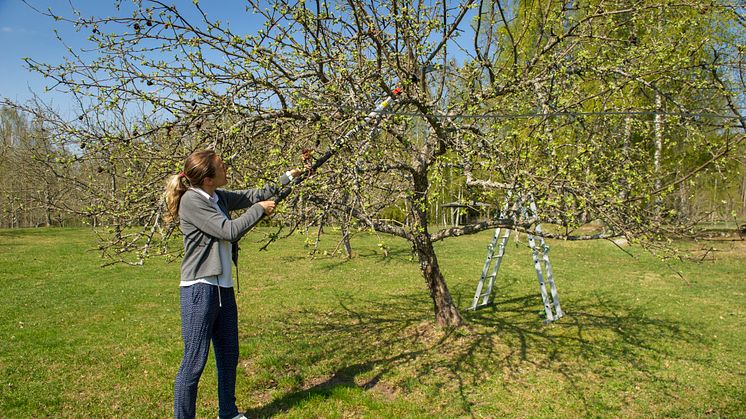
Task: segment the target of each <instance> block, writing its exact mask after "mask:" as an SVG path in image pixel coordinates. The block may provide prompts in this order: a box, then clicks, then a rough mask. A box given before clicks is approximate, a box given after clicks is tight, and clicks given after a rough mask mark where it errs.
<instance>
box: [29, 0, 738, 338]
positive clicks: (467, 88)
mask: <svg viewBox="0 0 746 419" xmlns="http://www.w3.org/2000/svg"><path fill="white" fill-rule="evenodd" d="M117 4H119V3H117ZM119 7H120V14H121V15H120V16H116V17H106V18H103V17H86V16H83V15H82V14H81V13H79V12H76V14H75V16H74V17H72V18H69V17H64V16H62V15H59V14H56V13H54V12H52V11H50V12H45V13H48V14H49V15H50V16H53V17H54V18H55V19H57V20H60V21H64V22H68V23H70V24H72V25H75V27H76V29H77V30H80V31H84V32H86V33H88V34H89V36H90V41H91V43H92V45H93V47H92V48H91V49H90V50H88V51H86V52H82V51H73V50H70V51H68V56H67V57H66V59H65V61H64V62H63V63H62V64H45V63H40V62H37V61H34V60H33V59H29V60H28V61H27V62H28V64H29V66H30V67H31V68H32V69H33V70H36V71H39V72H41V73H42V74H44V75H45V76H47V77H48V78H49V79H50V80H53V85H52V86H51V87H54V88H57V89H66V90H67V91H68V92H69V93H70V94H71V95H73V96H74V97H75V98H76V100H77V103H78V104H79V105H80V109H79V111H78V116H77V117H76V118H73V119H71V120H66V119H64V118H61V117H56V118H55V117H49V118H48V120H47V122H46V125H47V129H49V130H51V131H54V132H55V133H56V135H55V137H54V138H56V139H58V141H60V142H63V143H64V145H65V146H66V147H68V148H71V147H72V148H75V150H76V153H75V154H74V155H73V156H72V157H70V158H68V159H67V160H66V161H62V162H58V163H60V164H67V165H71V164H76V165H85V166H86V167H89V168H95V170H94V171H93V172H90V171H89V173H92V174H91V175H90V176H89V177H87V178H84V177H79V178H76V179H74V182H75V184H76V185H78V187H79V189H80V190H81V191H83V192H84V194H85V195H86V196H88V197H90V202H91V204H90V205H91V206H90V210H91V212H92V213H95V214H97V215H100V216H102V217H103V216H105V217H106V223H107V224H108V225H109V226H111V228H112V229H113V230H112V234H111V235H110V236H107V239H108V241H107V243H108V244H105V245H103V248H104V250H105V254H107V255H109V256H111V257H113V258H126V257H127V255H132V254H134V255H135V257H134V260H135V261H136V262H135V263H137V262H140V261H142V259H143V258H144V257H145V256H147V255H148V253H149V252H150V253H152V252H153V250H152V249H153V248H156V247H157V246H158V245H159V243H162V241H161V240H160V238H162V237H164V236H168V235H169V234H170V232H172V231H173V226H166V225H164V224H163V223H162V221H161V217H160V214H161V212H162V211H163V207H162V205H161V203H160V199H161V198H160V193H161V190H162V184H163V181H164V179H165V177H166V176H167V175H169V174H173V173H176V172H178V170H179V165H180V164H181V162H182V161H183V158H184V156H185V155H186V154H188V152H189V151H191V150H193V149H195V148H198V147H212V148H215V149H216V150H218V151H219V152H220V153H221V154H222V155H223V156H225V157H226V159H227V160H228V161H229V162H230V164H231V165H232V166H233V167H234V168H235V170H236V172H237V174H236V175H234V181H235V182H236V183H237V184H238V185H240V186H249V185H256V183H257V182H261V181H263V180H271V179H272V178H274V177H275V174H276V173H278V172H279V170H281V169H285V168H287V167H289V166H292V165H297V164H298V159H297V157H294V156H300V155H301V154H302V153H303V152H304V151H305V152H306V153H308V152H309V150H310V151H311V152H312V153H313V155H314V156H315V157H317V158H318V157H319V156H329V155H330V154H332V153H333V154H335V156H334V157H332V158H331V159H329V160H328V161H326V163H325V164H324V165H323V166H322V167H320V168H319V170H317V171H316V172H315V173H314V174H313V175H312V176H307V177H306V180H305V181H304V182H303V183H302V184H300V185H297V186H296V187H295V191H294V192H293V194H292V195H290V198H289V201H288V207H289V208H291V209H294V210H295V211H294V212H291V213H290V215H288V220H289V222H290V221H298V220H301V218H299V217H301V216H302V215H304V214H305V215H306V216H307V215H309V214H312V213H314V212H318V211H321V212H324V211H333V212H334V213H335V214H337V217H338V218H342V219H344V220H345V221H349V220H352V219H354V220H357V222H358V223H360V225H362V226H364V227H366V228H368V229H370V230H373V231H375V232H377V233H385V234H391V235H395V236H398V237H402V238H404V239H406V240H407V241H409V242H410V243H411V245H412V249H413V252H414V254H415V255H416V257H417V259H418V261H419V265H420V269H421V272H422V275H423V277H424V279H425V282H426V285H427V288H428V290H429V292H430V296H431V298H432V300H433V307H434V313H435V319H436V321H437V322H438V324H440V325H442V326H447V327H450V326H457V325H459V324H461V323H462V318H461V315H460V313H459V311H458V308H457V307H456V306H455V304H454V302H453V300H452V298H451V295H450V293H449V291H448V287H447V284H446V281H445V278H444V277H443V275H442V273H441V270H440V267H439V264H438V258H437V255H436V252H435V250H434V247H433V243H434V242H437V241H439V240H443V239H446V238H449V237H454V236H458V235H462V234H471V233H476V232H479V231H483V230H485V229H491V228H495V227H498V226H503V227H510V228H513V229H518V230H523V231H529V232H533V229H534V227H535V225H536V223H537V222H538V221H543V222H551V223H554V224H557V225H558V226H559V228H557V229H556V232H553V233H552V234H546V235H547V236H551V237H560V238H565V239H577V238H604V237H606V238H608V237H614V236H619V235H625V236H627V237H628V238H629V239H630V240H636V241H639V242H641V243H643V244H655V243H657V240H658V239H659V238H660V237H661V234H663V233H665V232H666V231H669V230H671V229H673V230H676V231H680V230H681V228H682V227H685V226H683V225H681V224H677V222H678V221H679V220H680V217H679V218H677V217H675V216H674V215H675V214H673V213H672V212H671V211H670V210H668V209H666V208H665V205H664V204H665V201H664V199H663V198H665V196H666V195H667V194H670V193H671V191H673V190H674V187H675V186H676V185H679V184H682V183H683V182H685V181H687V180H688V179H691V178H692V177H693V176H695V175H696V173H698V172H700V171H702V170H703V169H704V168H706V167H710V166H711V165H713V164H715V163H716V162H718V161H719V160H721V159H722V158H724V157H726V156H728V155H729V153H732V152H733V150H735V149H736V147H738V146H739V144H740V143H741V142H742V141H743V128H744V123H743V119H742V118H739V117H740V114H739V113H738V107H739V103H741V101H742V99H743V91H742V90H741V91H740V94H739V92H738V91H735V92H734V89H735V88H737V87H738V84H737V83H736V82H737V79H736V78H734V75H735V74H736V73H735V72H734V71H733V66H734V65H735V64H738V65H740V62H741V61H739V60H741V55H739V51H742V50H739V48H743V35H744V27H743V25H742V22H743V20H742V12H743V11H742V10H741V9H740V8H738V7H733V6H729V5H727V4H725V3H722V4H721V3H719V2H712V3H711V4H710V3H708V4H707V5H703V4H702V2H700V1H694V0H684V1H679V2H676V3H670V2H668V1H660V2H650V1H639V2H634V1H633V2H629V1H611V0H593V1H587V2H578V1H566V2H557V1H546V2H527V1H520V0H519V1H502V2H501V1H489V0H482V1H474V0H472V1H464V2H461V3H450V2H417V3H414V4H412V3H411V2H398V1H393V2H377V1H373V2H358V1H338V2H322V1H320V0H319V1H312V2H300V3H298V2H284V1H270V2H268V3H267V2H255V1H253V0H249V1H248V6H247V14H248V15H250V16H248V17H247V18H250V19H255V20H259V21H261V22H262V26H261V27H260V28H259V29H257V30H256V31H255V32H253V33H248V34H246V33H236V32H234V31H233V30H232V29H231V27H230V25H229V24H227V23H225V22H221V21H219V20H216V19H213V18H211V17H210V16H209V14H208V13H207V12H205V11H204V10H203V9H202V7H201V6H200V4H199V2H198V1H195V2H194V5H193V6H191V5H190V6H189V9H185V10H181V9H177V8H176V7H175V6H172V5H170V4H167V3H164V2H161V1H135V2H133V4H129V3H123V4H122V5H120V6H119ZM195 15H196V17H194V16H195ZM386 98H388V99H389V100H391V101H392V102H393V103H394V104H393V105H392V106H391V107H389V108H387V109H386V111H385V112H384V113H383V114H382V115H381V116H380V117H373V118H371V117H368V115H369V113H370V111H371V109H372V108H373V106H375V104H376V103H378V102H379V101H381V100H383V99H386ZM366 118H367V119H366ZM329 150H331V152H329ZM681 150H687V152H688V151H689V150H691V152H692V153H695V154H697V155H698V156H699V157H698V160H696V162H695V161H694V160H695V159H684V158H680V156H684V155H686V154H687V153H681V152H680V151H681ZM674 151H676V153H674ZM93 173H97V174H93ZM309 175H310V174H309ZM446 177H447V179H446ZM454 179H463V180H464V181H465V185H464V187H468V188H469V194H470V195H471V197H472V198H474V199H479V200H482V201H486V202H490V203H493V204H494V205H496V206H500V205H501V204H502V201H503V200H504V199H505V198H506V197H507V194H508V191H510V193H511V194H512V195H511V196H515V197H518V196H527V195H528V194H530V195H531V196H532V197H533V199H534V200H535V201H536V202H537V204H538V206H539V213H538V214H536V217H531V218H530V219H516V218H515V217H497V216H495V217H491V218H490V219H488V220H486V221H482V222H476V223H472V224H468V225H462V226H455V227H450V228H437V227H434V226H433V225H431V221H432V219H433V217H432V214H431V211H432V208H433V207H434V203H436V202H442V197H440V196H439V193H440V192H441V191H443V188H441V187H439V186H438V185H442V184H443V182H445V181H448V182H452V181H453V180H454ZM394 212H400V213H401V214H402V217H393V219H392V217H388V216H387V214H392V213H394ZM587 220H601V221H602V222H603V228H602V229H601V230H600V231H597V232H595V233H594V234H592V235H585V236H580V235H576V234H574V230H575V229H576V228H577V227H579V226H580V225H581V224H583V223H584V222H585V221H587ZM135 227H137V228H135ZM163 249H164V248H162V249H161V250H163ZM130 261H132V259H130Z"/></svg>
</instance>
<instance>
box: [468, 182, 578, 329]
mask: <svg viewBox="0 0 746 419" xmlns="http://www.w3.org/2000/svg"><path fill="white" fill-rule="evenodd" d="M511 196H512V194H510V193H509V194H508V197H507V198H506V201H505V204H504V205H503V209H502V211H501V213H500V217H501V218H509V219H512V220H513V221H514V222H515V221H516V220H517V219H521V220H525V221H528V220H530V219H531V218H532V217H535V214H536V212H537V211H536V204H535V203H534V200H533V198H532V197H531V196H529V197H528V208H527V207H526V202H525V201H526V200H524V199H520V198H519V199H516V200H515V201H514V202H513V206H512V208H511V206H510V200H511ZM534 230H535V231H536V233H537V234H538V235H533V234H528V245H529V247H530V248H531V253H532V256H533V261H534V269H535V270H536V277H537V278H538V279H539V290H540V292H541V299H542V302H543V303H544V312H545V314H546V319H545V320H544V322H545V323H550V322H553V321H555V320H558V319H559V318H560V317H562V316H564V313H563V312H562V308H561V307H560V301H559V295H558V293H557V286H556V285H555V283H554V275H553V274H552V264H551V263H550V262H549V246H548V245H547V244H546V241H545V240H544V237H542V236H541V233H542V229H541V224H540V223H538V222H537V223H536V227H535V228H534ZM510 231H511V230H510V229H509V228H501V227H498V228H496V229H495V234H494V235H493V236H492V241H490V244H489V245H488V246H487V259H486V260H485V262H484V267H483V268H482V275H481V277H480V278H479V282H478V283H477V289H476V292H475V293H474V300H473V301H472V304H471V307H470V308H469V309H470V310H476V309H478V308H480V307H483V306H486V305H488V304H489V303H490V299H491V297H492V290H493V288H494V285H495V278H497V273H498V271H499V270H500V263H501V262H502V259H503V256H505V247H506V245H507V244H508V239H509V238H510ZM496 245H497V248H496V247H495V246H496ZM495 250H497V255H495ZM493 261H494V265H493ZM490 267H492V269H490ZM488 273H489V274H488ZM545 278H546V282H548V283H549V293H547V287H546V282H545V280H544V279H545ZM485 281H487V290H486V291H484V292H482V290H483V289H484V283H485ZM550 296H551V299H550ZM480 300H481V301H480ZM552 308H554V310H552Z"/></svg>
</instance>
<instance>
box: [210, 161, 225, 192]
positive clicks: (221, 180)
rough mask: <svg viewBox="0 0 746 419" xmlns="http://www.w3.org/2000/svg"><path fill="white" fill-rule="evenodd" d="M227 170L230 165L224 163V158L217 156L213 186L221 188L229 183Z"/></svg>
mask: <svg viewBox="0 0 746 419" xmlns="http://www.w3.org/2000/svg"><path fill="white" fill-rule="evenodd" d="M227 171H228V165H227V164H225V163H223V159H221V158H220V157H215V177H214V178H213V179H212V182H213V186H215V187H216V188H219V187H221V186H223V185H225V184H226V183H228V179H227Z"/></svg>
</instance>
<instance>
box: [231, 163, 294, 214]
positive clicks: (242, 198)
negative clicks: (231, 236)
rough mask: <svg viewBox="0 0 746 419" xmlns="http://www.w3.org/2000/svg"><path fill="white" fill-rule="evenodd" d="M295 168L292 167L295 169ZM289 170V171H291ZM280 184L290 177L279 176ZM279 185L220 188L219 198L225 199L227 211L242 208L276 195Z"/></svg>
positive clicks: (283, 183)
mask: <svg viewBox="0 0 746 419" xmlns="http://www.w3.org/2000/svg"><path fill="white" fill-rule="evenodd" d="M295 170H297V169H293V171H295ZM293 171H291V173H292V172H293ZM279 181H280V186H285V185H287V184H288V183H290V178H289V177H288V176H287V174H283V175H282V176H280V179H279ZM280 186H278V185H277V184H270V185H267V186H265V187H264V188H263V189H246V190H239V191H228V190H220V191H219V193H220V194H221V199H225V206H226V208H228V211H233V210H237V209H242V208H248V207H250V206H252V205H254V204H256V203H257V202H260V201H266V200H268V199H270V198H272V197H273V196H275V195H277V193H278V191H279V189H280Z"/></svg>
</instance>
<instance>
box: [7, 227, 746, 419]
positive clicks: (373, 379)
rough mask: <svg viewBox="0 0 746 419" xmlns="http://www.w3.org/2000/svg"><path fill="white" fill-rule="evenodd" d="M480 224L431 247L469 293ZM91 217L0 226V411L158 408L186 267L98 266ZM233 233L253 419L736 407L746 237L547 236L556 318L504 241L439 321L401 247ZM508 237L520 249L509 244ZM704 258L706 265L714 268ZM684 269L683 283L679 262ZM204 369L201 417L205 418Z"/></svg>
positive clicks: (169, 381) (211, 382) (164, 400)
mask: <svg viewBox="0 0 746 419" xmlns="http://www.w3.org/2000/svg"><path fill="white" fill-rule="evenodd" d="M490 235H491V233H490V232H485V233H482V234H479V235H475V236H467V237H461V238H457V239H453V240H451V241H446V242H443V243H438V244H437V247H438V252H439V256H440V262H441V267H442V269H443V270H444V273H445V275H446V279H447V281H448V284H449V287H450V291H451V293H452V294H453V296H454V298H455V300H456V301H457V302H458V304H459V306H460V307H468V306H469V305H471V298H472V296H473V292H474V287H475V285H476V280H477V279H478V275H479V273H480V272H481V269H482V263H483V261H484V257H485V255H486V246H487V243H488V242H489V239H490ZM93 238H94V236H93V234H92V232H90V231H88V230H85V229H38V230H2V231H0V285H1V286H2V290H3V299H4V302H3V304H2V305H0V332H1V333H2V339H0V416H1V417H29V416H62V417H85V416H90V417H100V416H107V415H110V416H115V417H161V416H166V417H168V416H169V415H171V403H172V394H171V392H172V385H173V378H174V376H175V374H176V370H177V368H178V364H179V361H180V356H181V350H182V348H181V337H180V326H179V302H178V289H177V287H178V275H179V273H178V272H179V266H178V262H173V263H166V262H165V261H164V260H151V261H149V262H148V263H146V265H145V266H144V267H139V268H133V267H127V266H110V267H106V268H100V265H101V260H100V259H98V254H97V252H96V251H94V250H93V249H94V248H95V247H96V244H95V242H94V239H93ZM261 238H262V234H261V233H260V232H254V233H251V234H249V236H247V238H245V239H244V241H243V244H242V247H243V251H242V257H241V273H242V276H241V290H242V291H241V293H240V295H239V296H238V304H239V322H240V326H239V327H240V331H239V333H240V341H241V359H240V364H239V377H238V389H237V399H238V404H239V406H240V407H242V408H244V409H249V410H250V412H249V413H250V414H251V415H255V416H273V415H279V416H288V417H349V416H355V417H359V416H368V417H370V416H373V417H444V416H445V417H462V416H472V415H473V416H478V417H489V416H491V417H500V416H508V417H516V416H518V417H542V416H543V417H574V416H602V417H608V416H612V417H616V416H641V417H650V416H705V415H719V416H723V417H739V416H744V414H745V413H744V412H746V402H745V400H746V379H745V377H746V355H745V354H744V351H743V350H742V349H743V348H744V347H746V333H745V332H744V331H743V320H742V319H743V318H744V316H745V315H746V308H744V304H743V302H744V301H746V298H745V297H746V263H744V254H745V250H746V246H744V245H743V242H714V244H713V246H714V247H715V250H713V251H711V252H710V254H709V255H708V258H707V259H706V260H705V261H704V262H702V263H699V264H696V263H692V262H667V263H664V262H661V261H660V260H658V259H656V258H654V257H652V256H650V255H648V254H647V253H645V252H642V251H640V250H639V249H634V248H632V249H628V251H629V252H630V253H631V254H632V255H633V257H630V256H629V255H627V254H625V253H624V252H622V251H620V250H618V249H616V248H615V247H614V246H613V245H612V244H610V243H607V242H550V245H551V249H552V250H551V253H550V256H551V260H552V263H553V268H554V272H555V276H556V280H557V285H558V288H559V293H560V299H561V302H562V307H563V309H564V311H565V312H566V316H565V317H564V318H563V319H561V320H560V321H559V322H556V323H554V324H550V325H544V324H543V322H542V320H543V319H542V317H541V315H542V313H543V310H542V306H541V299H540V297H539V292H538V285H537V281H536V277H535V274H534V272H533V266H532V263H531V259H530V253H529V250H528V249H527V248H526V247H525V245H524V244H522V243H519V244H515V241H514V240H513V239H512V238H511V241H510V244H509V248H508V250H507V254H506V257H505V260H504V262H503V267H502V268H501V271H500V275H499V280H498V283H497V287H496V290H495V291H496V293H495V304H494V305H493V306H490V307H487V308H485V309H482V310H479V311H477V312H468V311H463V314H464V316H465V318H466V320H467V324H466V326H464V327H463V328H460V329H457V330H440V329H438V328H436V327H434V325H433V321H432V319H433V315H432V305H431V302H430V300H429V296H428V293H427V290H426V288H425V285H424V281H423V280H422V278H421V277H420V275H419V272H418V267H417V264H416V263H415V262H413V261H412V257H411V254H410V251H409V248H408V246H407V244H406V243H405V242H403V241H400V240H397V239H391V238H387V239H385V241H386V245H387V246H388V247H389V249H390V250H389V256H388V257H385V256H384V255H383V252H382V250H381V248H380V247H379V246H378V243H379V241H380V239H379V238H376V237H372V236H368V235H366V234H358V235H356V236H354V238H353V250H354V251H355V253H356V255H357V256H356V257H355V258H353V259H352V260H349V261H346V260H344V259H341V258H337V257H330V256H323V251H324V250H326V251H327V253H329V252H331V251H332V250H333V249H334V248H335V247H336V245H337V240H338V239H339V236H337V235H334V234H329V235H325V236H322V242H321V247H320V250H321V252H320V253H319V256H318V257H317V258H316V259H313V260H312V259H310V258H308V257H307V254H308V249H307V248H305V247H304V240H303V237H300V236H295V237H291V238H289V239H287V240H284V241H281V242H277V243H274V244H273V245H272V246H270V248H269V250H268V251H266V252H259V251H258V248H259V247H261V245H262V243H259V240H260V239H261ZM519 242H522V240H521V238H520V237H519ZM712 256H714V258H715V260H714V261H713V260H710V259H711V257H712ZM677 271H679V272H680V273H681V274H682V275H683V279H682V277H680V276H679V275H678V274H677ZM216 410H217V395H216V389H215V370H214V365H213V362H212V361H211V362H210V363H209V364H208V368H207V369H206V371H205V373H204V375H203V378H202V381H201V387H200V396H199V400H198V417H215V415H216Z"/></svg>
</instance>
